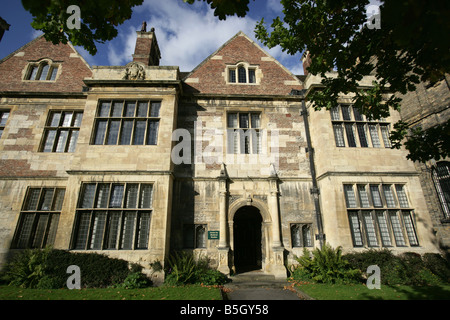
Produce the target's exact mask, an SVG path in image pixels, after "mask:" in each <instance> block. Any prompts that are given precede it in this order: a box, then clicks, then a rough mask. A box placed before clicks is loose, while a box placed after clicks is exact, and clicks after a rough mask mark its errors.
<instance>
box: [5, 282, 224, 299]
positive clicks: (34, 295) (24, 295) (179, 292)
mask: <svg viewBox="0 0 450 320" xmlns="http://www.w3.org/2000/svg"><path fill="white" fill-rule="evenodd" d="M0 300H222V296H221V293H220V288H214V287H206V286H200V285H198V286H196V285H192V286H185V287H164V286H162V287H150V288H146V289H113V288H108V289H81V290H76V289H74V290H69V289H55V290H46V289H22V288H18V287H12V286H0Z"/></svg>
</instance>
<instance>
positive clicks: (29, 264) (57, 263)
mask: <svg viewBox="0 0 450 320" xmlns="http://www.w3.org/2000/svg"><path fill="white" fill-rule="evenodd" d="M70 265H76V266H78V267H79V268H80V273H81V286H82V287H83V288H105V287H109V286H113V285H115V284H120V283H124V282H125V280H127V277H128V276H129V275H130V274H133V273H136V275H133V276H130V278H128V280H127V281H128V284H129V285H131V282H132V281H138V280H139V283H140V282H142V281H143V280H144V279H143V278H142V277H141V276H140V275H139V276H137V273H140V269H139V268H137V267H132V270H130V269H129V268H128V262H127V261H125V260H121V259H114V258H109V257H107V256H105V255H102V254H97V253H72V252H68V251H64V250H55V249H50V248H46V249H29V250H24V251H22V252H20V253H19V254H18V255H17V256H15V257H14V258H13V260H12V261H11V262H10V263H8V264H7V265H6V267H5V270H4V272H3V278H4V279H5V281H6V282H7V283H8V284H10V285H15V286H20V287H23V288H41V289H58V288H66V282H67V279H68V277H70V274H68V273H67V267H69V266H70ZM133 277H138V278H139V279H138V278H136V279H134V280H133Z"/></svg>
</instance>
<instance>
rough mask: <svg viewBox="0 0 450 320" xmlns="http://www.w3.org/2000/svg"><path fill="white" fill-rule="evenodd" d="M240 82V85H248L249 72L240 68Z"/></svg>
mask: <svg viewBox="0 0 450 320" xmlns="http://www.w3.org/2000/svg"><path fill="white" fill-rule="evenodd" d="M238 81H239V83H246V82H247V71H246V70H245V68H244V67H239V68H238Z"/></svg>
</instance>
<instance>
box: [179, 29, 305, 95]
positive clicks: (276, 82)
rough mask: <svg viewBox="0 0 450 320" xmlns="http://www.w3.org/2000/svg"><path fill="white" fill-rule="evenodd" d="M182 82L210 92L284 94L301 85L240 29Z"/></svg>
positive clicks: (191, 88) (197, 90)
mask: <svg viewBox="0 0 450 320" xmlns="http://www.w3.org/2000/svg"><path fill="white" fill-rule="evenodd" d="M240 76H242V77H240ZM184 84H185V85H184V87H185V92H187V93H209V94H238V95H239V94H248V95H287V94H289V93H290V92H291V90H292V89H296V90H301V89H302V83H301V81H300V80H299V79H298V78H297V77H296V76H295V75H293V74H292V73H291V72H290V71H289V70H288V69H286V68H285V67H284V66H283V65H281V64H280V63H279V62H278V61H277V60H276V59H274V58H273V57H272V56H270V55H269V54H268V53H267V52H265V51H264V50H263V49H262V48H261V47H260V46H259V45H257V44H256V43H255V42H254V41H252V40H251V39H250V38H249V37H247V36H246V35H245V34H244V33H243V32H239V33H238V34H236V35H235V36H234V37H233V38H231V39H230V40H229V41H228V42H227V43H225V44H224V45H223V46H222V47H220V48H219V49H218V50H217V51H216V52H214V53H213V54H212V55H210V56H209V57H208V58H207V59H205V60H204V61H203V62H202V63H201V64H200V65H198V66H197V67H196V68H195V69H194V70H193V71H192V72H191V73H190V74H189V75H187V76H186V78H185V79H184Z"/></svg>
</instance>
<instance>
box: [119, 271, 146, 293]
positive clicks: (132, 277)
mask: <svg viewBox="0 0 450 320" xmlns="http://www.w3.org/2000/svg"><path fill="white" fill-rule="evenodd" d="M151 285H152V282H151V280H150V279H149V278H148V277H147V276H146V275H145V274H143V273H142V272H132V273H130V274H129V275H128V276H127V277H126V278H125V280H124V281H123V282H122V283H120V284H117V285H115V287H116V288H124V289H141V288H147V287H149V286H151Z"/></svg>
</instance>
